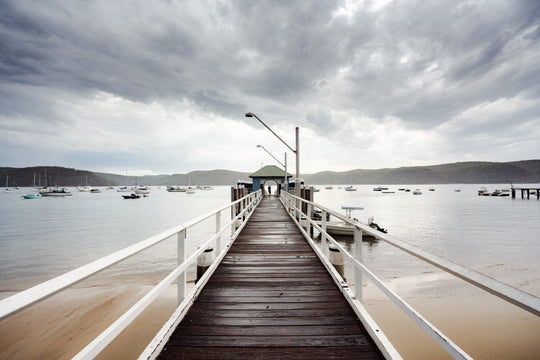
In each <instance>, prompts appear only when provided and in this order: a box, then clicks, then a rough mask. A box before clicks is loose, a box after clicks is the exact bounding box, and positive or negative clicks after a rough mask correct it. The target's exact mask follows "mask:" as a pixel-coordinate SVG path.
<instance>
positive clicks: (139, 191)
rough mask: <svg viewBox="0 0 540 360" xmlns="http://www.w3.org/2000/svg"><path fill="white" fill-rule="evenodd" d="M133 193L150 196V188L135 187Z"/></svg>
mask: <svg viewBox="0 0 540 360" xmlns="http://www.w3.org/2000/svg"><path fill="white" fill-rule="evenodd" d="M134 191H135V194H143V195H144V194H150V188H149V187H148V186H137V187H136V188H135V190H134Z"/></svg>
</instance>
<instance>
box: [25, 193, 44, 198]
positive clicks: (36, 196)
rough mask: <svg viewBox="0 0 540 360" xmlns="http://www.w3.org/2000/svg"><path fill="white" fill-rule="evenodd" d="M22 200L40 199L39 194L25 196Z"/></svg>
mask: <svg viewBox="0 0 540 360" xmlns="http://www.w3.org/2000/svg"><path fill="white" fill-rule="evenodd" d="M22 198H23V199H41V195H40V194H26V195H23V196H22Z"/></svg>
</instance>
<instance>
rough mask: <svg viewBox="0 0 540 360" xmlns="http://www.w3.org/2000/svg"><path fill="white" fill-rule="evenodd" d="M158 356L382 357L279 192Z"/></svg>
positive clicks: (255, 217)
mask: <svg viewBox="0 0 540 360" xmlns="http://www.w3.org/2000/svg"><path fill="white" fill-rule="evenodd" d="M159 358H160V359H224V358H227V359H252V358H253V359H334V358H340V359H343V358H348V359H383V357H382V355H381V353H380V352H379V350H378V349H377V347H376V346H375V344H374V342H373V340H372V339H371V338H370V337H369V336H368V335H367V332H366V330H365V329H364V327H363V325H362V324H361V322H360V321H359V320H358V319H357V317H356V315H355V313H354V312H353V311H352V309H351V308H350V305H349V304H348V302H347V301H346V300H345V298H344V297H343V295H342V294H341V291H340V289H339V288H337V286H336V284H335V283H334V282H333V280H332V278H331V277H330V275H329V274H328V272H327V271H326V269H325V268H324V266H323V265H322V264H321V262H320V260H319V259H318V257H317V256H316V255H315V253H314V252H313V251H312V249H311V247H310V246H309V245H308V244H307V242H306V241H305V239H304V238H303V236H302V235H301V234H300V232H299V230H298V229H297V228H296V225H295V224H294V223H293V222H292V220H291V219H290V218H289V216H288V215H287V213H286V211H285V209H284V208H283V206H281V204H280V203H279V201H278V200H277V198H272V197H269V198H265V199H264V200H263V202H262V203H261V204H260V205H259V207H258V208H257V209H256V210H255V212H254V214H253V216H252V217H251V219H250V221H249V223H248V224H247V225H246V226H245V227H244V229H243V230H242V232H241V234H240V235H239V236H238V238H237V239H236V241H235V243H234V244H233V245H232V246H231V249H230V250H229V253H228V254H227V255H226V256H225V257H224V259H223V261H222V263H221V264H220V265H219V266H218V268H217V269H216V271H215V273H214V274H213V276H212V277H211V278H210V280H209V281H208V283H207V284H206V286H205V288H204V289H203V290H202V291H201V293H200V294H199V297H198V298H197V301H196V302H195V304H194V305H193V307H192V308H191V309H190V310H189V311H188V313H187V314H186V316H185V317H184V319H183V320H182V322H181V323H180V324H179V325H178V327H177V328H176V330H175V331H174V333H173V334H172V336H171V338H170V339H169V342H168V343H167V345H166V346H165V348H164V349H163V351H162V352H161V354H160V356H159Z"/></svg>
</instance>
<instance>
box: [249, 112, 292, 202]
mask: <svg viewBox="0 0 540 360" xmlns="http://www.w3.org/2000/svg"><path fill="white" fill-rule="evenodd" d="M246 117H254V118H255V119H257V120H259V122H260V123H261V124H263V125H264V127H265V128H267V129H268V130H270V132H271V133H272V134H274V136H275V137H277V138H278V139H279V140H281V142H282V143H283V144H285V146H287V147H288V148H289V149H290V150H291V151H292V152H293V153H295V154H296V178H295V180H294V195H296V196H297V197H300V135H299V132H300V130H299V129H298V126H297V127H296V129H295V130H296V150H295V149H293V148H292V147H290V146H289V144H287V143H286V142H285V141H284V140H283V139H282V138H280V137H279V135H278V134H276V133H275V132H274V130H272V129H270V127H269V126H268V125H266V124H265V123H264V121H262V120H261V119H259V118H258V117H257V115H255V114H254V113H250V112H248V113H246Z"/></svg>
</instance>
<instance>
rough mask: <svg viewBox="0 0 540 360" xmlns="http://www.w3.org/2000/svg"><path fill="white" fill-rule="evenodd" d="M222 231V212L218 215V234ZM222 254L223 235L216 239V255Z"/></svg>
mask: <svg viewBox="0 0 540 360" xmlns="http://www.w3.org/2000/svg"><path fill="white" fill-rule="evenodd" d="M220 230H221V211H218V212H217V213H216V234H219V231H220ZM220 252H221V235H218V237H217V238H216V254H219V253H220Z"/></svg>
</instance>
